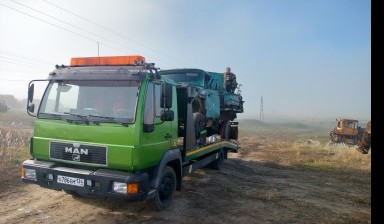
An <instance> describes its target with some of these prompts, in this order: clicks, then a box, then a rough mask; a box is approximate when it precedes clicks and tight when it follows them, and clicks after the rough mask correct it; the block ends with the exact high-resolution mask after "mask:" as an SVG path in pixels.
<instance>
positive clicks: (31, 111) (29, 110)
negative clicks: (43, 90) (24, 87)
mask: <svg viewBox="0 0 384 224" xmlns="http://www.w3.org/2000/svg"><path fill="white" fill-rule="evenodd" d="M27 110H28V112H29V113H31V114H32V113H33V112H35V104H34V103H32V104H29V105H28V106H27Z"/></svg>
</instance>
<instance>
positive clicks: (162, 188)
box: [150, 166, 177, 211]
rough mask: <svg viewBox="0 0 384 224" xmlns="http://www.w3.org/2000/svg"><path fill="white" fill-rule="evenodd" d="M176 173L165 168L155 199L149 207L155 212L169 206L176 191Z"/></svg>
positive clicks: (170, 168) (169, 168)
mask: <svg viewBox="0 0 384 224" xmlns="http://www.w3.org/2000/svg"><path fill="white" fill-rule="evenodd" d="M176 182H177V179H176V173H175V171H174V170H173V168H172V167H170V166H166V167H165V168H164V171H163V173H162V175H161V178H160V183H159V186H158V187H157V190H156V194H155V197H154V198H153V199H152V200H151V201H150V206H151V207H152V208H153V209H156V210H159V211H161V210H164V209H166V208H168V207H169V206H170V205H171V202H172V199H173V195H174V193H175V191H176Z"/></svg>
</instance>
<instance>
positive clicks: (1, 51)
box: [0, 49, 54, 64]
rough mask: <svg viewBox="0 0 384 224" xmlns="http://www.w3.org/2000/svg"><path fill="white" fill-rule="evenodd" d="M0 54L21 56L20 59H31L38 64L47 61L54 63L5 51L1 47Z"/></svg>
mask: <svg viewBox="0 0 384 224" xmlns="http://www.w3.org/2000/svg"><path fill="white" fill-rule="evenodd" d="M0 54H2V55H8V56H11V57H16V58H21V59H25V60H29V61H33V62H34V63H39V64H47V63H51V64H54V63H53V62H50V61H46V60H42V59H38V58H33V57H28V56H25V55H21V54H16V53H14V52H11V51H6V50H1V49H0Z"/></svg>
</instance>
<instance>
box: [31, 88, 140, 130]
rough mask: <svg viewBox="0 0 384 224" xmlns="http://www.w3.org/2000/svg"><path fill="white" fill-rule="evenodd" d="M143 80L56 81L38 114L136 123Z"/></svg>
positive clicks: (85, 119) (41, 116)
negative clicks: (140, 85)
mask: <svg viewBox="0 0 384 224" xmlns="http://www.w3.org/2000/svg"><path fill="white" fill-rule="evenodd" d="M139 84H140V81H136V80H130V81H89V80H87V81H79V80H72V81H71V80H69V81H54V82H50V83H49V85H48V87H47V90H46V93H45V94H44V97H43V101H42V103H41V108H40V109H39V114H38V117H39V118H56V119H66V120H68V119H69V120H83V121H93V122H118V123H133V122H134V120H135V111H136V104H137V94H138V89H139Z"/></svg>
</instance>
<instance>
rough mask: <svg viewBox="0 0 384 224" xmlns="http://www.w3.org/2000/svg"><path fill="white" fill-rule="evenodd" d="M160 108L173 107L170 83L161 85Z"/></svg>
mask: <svg viewBox="0 0 384 224" xmlns="http://www.w3.org/2000/svg"><path fill="white" fill-rule="evenodd" d="M160 107H161V108H171V107H172V85H171V84H169V83H163V84H162V85H161V95H160Z"/></svg>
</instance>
